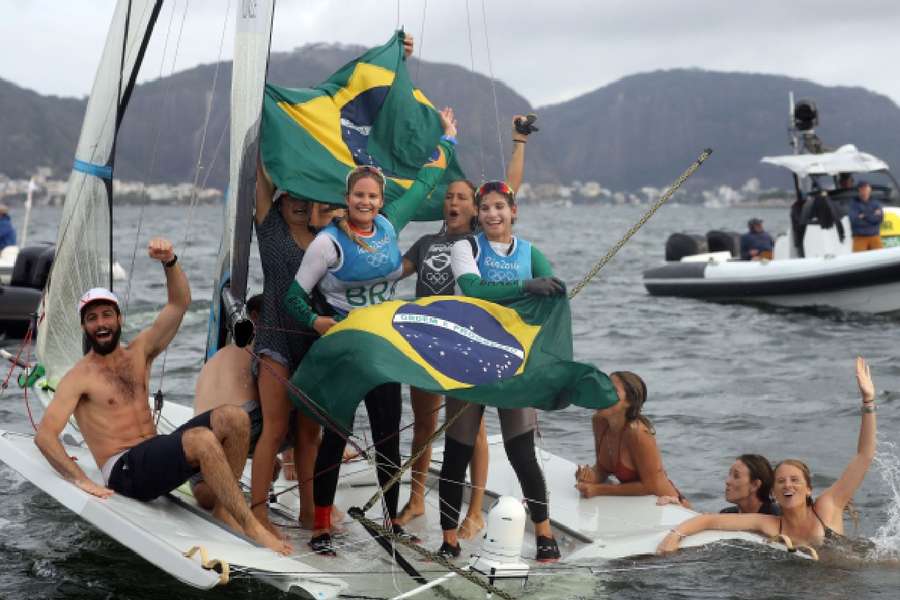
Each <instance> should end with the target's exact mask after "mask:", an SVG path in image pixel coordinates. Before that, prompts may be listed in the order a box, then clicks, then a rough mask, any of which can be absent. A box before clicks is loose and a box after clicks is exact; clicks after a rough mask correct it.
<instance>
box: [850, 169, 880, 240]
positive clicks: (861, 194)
mask: <svg viewBox="0 0 900 600" xmlns="http://www.w3.org/2000/svg"><path fill="white" fill-rule="evenodd" d="M856 193H857V196H856V198H855V199H854V200H853V201H852V202H851V203H850V211H849V212H850V215H849V216H850V228H851V229H852V231H853V251H854V252H865V251H866V250H879V249H881V248H884V245H883V244H882V243H881V222H882V221H884V211H882V210H881V203H880V202H878V200H874V199H872V198H871V195H872V186H871V185H869V183H868V182H866V181H860V182H859V185H857V187H856Z"/></svg>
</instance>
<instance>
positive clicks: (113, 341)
mask: <svg viewBox="0 0 900 600" xmlns="http://www.w3.org/2000/svg"><path fill="white" fill-rule="evenodd" d="M120 337H122V328H121V327H116V330H115V331H113V333H112V337H111V338H110V339H109V341H107V342H99V341H97V339H96V338H95V337H94V336H92V335H91V334H89V333H87V332H85V334H84V338H85V341H86V342H87V350H88V351H90V350H93V351H94V352H95V353H97V354H99V355H100V356H106V355H107V354H109V353H110V352H112V351H113V350H115V349H116V348H118V347H119V338H120Z"/></svg>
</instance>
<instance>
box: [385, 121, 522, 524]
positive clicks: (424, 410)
mask: <svg viewBox="0 0 900 600" xmlns="http://www.w3.org/2000/svg"><path fill="white" fill-rule="evenodd" d="M524 122H527V121H526V117H525V116H524V115H515V116H514V117H513V128H512V141H513V144H512V146H513V149H512V156H511V157H510V161H509V165H508V166H507V168H506V180H507V181H508V182H509V185H510V187H511V188H512V189H513V191H515V190H518V189H519V186H520V185H521V184H522V177H523V175H524V172H525V144H526V143H527V140H528V135H529V134H530V133H531V130H530V129H527V128H526V129H524V130H523V131H528V133H523V132H522V131H519V129H522V128H521V126H520V127H518V128H517V127H516V125H517V123H524ZM475 191H476V190H475V184H473V183H472V182H471V181H469V180H468V179H460V180H457V181H453V182H451V183H450V185H448V186H447V193H446V194H445V196H444V228H443V229H442V230H441V231H440V232H438V233H436V234H428V235H424V236H422V237H421V238H419V239H418V240H417V241H416V243H415V244H413V245H412V247H411V248H410V249H409V250H408V251H407V252H406V254H404V255H403V276H404V277H406V276H408V275H412V274H413V273H416V278H417V280H416V298H424V297H427V296H452V295H453V294H455V293H456V290H455V288H456V280H455V279H454V278H453V269H452V268H451V266H450V249H451V248H452V246H453V244H454V243H455V242H457V241H459V240H462V239H465V238H467V237H468V236H470V235H472V233H473V231H474V229H475V225H476V224H477V223H478V206H477V205H476V204H475ZM410 399H411V401H412V409H413V415H414V417H415V420H414V424H413V439H412V453H413V454H415V453H416V452H418V451H419V450H420V449H421V448H422V446H423V444H425V442H426V441H427V440H428V439H429V438H430V437H431V436H432V435H433V434H434V432H435V430H436V429H437V422H438V411H439V409H440V406H441V401H442V400H443V397H442V396H441V395H440V394H434V393H431V392H426V391H425V390H420V389H418V388H414V387H411V388H410ZM430 464H431V446H430V445H429V446H428V447H427V448H425V450H424V451H423V452H422V454H421V456H419V458H418V460H416V462H415V463H414V464H413V466H412V486H411V487H410V492H409V502H407V504H406V506H404V507H403V510H401V511H400V516H399V517H398V518H397V521H398V522H399V523H400V524H401V525H405V524H406V523H408V522H409V521H411V520H412V519H415V518H416V517H418V516H420V515H423V514H425V476H426V475H427V474H428V466H429V465H430ZM487 472H488V447H487V433H486V432H485V429H484V421H482V422H481V426H480V428H479V431H478V437H477V438H476V440H475V451H474V454H473V456H472V464H471V472H470V474H469V475H470V479H471V480H472V492H471V495H470V497H469V509H468V511H467V512H466V517H465V518H464V519H463V522H462V524H461V525H460V526H459V531H458V535H459V537H460V538H462V539H464V540H467V539H471V538H472V537H474V536H475V534H476V533H478V532H479V531H480V530H481V529H482V528H483V527H484V515H483V506H484V487H485V485H486V484H487Z"/></svg>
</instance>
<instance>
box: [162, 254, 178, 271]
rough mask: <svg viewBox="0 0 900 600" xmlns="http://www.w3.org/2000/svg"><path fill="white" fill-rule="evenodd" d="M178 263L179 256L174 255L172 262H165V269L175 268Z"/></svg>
mask: <svg viewBox="0 0 900 600" xmlns="http://www.w3.org/2000/svg"><path fill="white" fill-rule="evenodd" d="M177 262H178V255H177V254H173V255H172V260H170V261H169V262H164V263H163V267H165V268H166V269H171V268H172V267H174V266H175V263H177Z"/></svg>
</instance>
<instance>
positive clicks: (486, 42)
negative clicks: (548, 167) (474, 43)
mask: <svg viewBox="0 0 900 600" xmlns="http://www.w3.org/2000/svg"><path fill="white" fill-rule="evenodd" d="M466 8H467V9H468V4H467V5H466ZM481 18H482V19H483V21H484V46H485V48H486V49H487V63H488V74H489V75H490V76H491V94H492V95H493V97H494V120H495V121H496V124H497V144H498V145H499V147H500V165H501V166H502V167H503V170H502V171H501V175H500V179H506V159H505V158H504V157H503V133H501V131H500V107H499V106H498V104H497V80H496V79H495V78H494V63H493V62H492V61H491V43H490V40H489V39H488V38H489V37H490V36H488V22H487V9H486V8H485V2H484V0H481Z"/></svg>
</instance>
